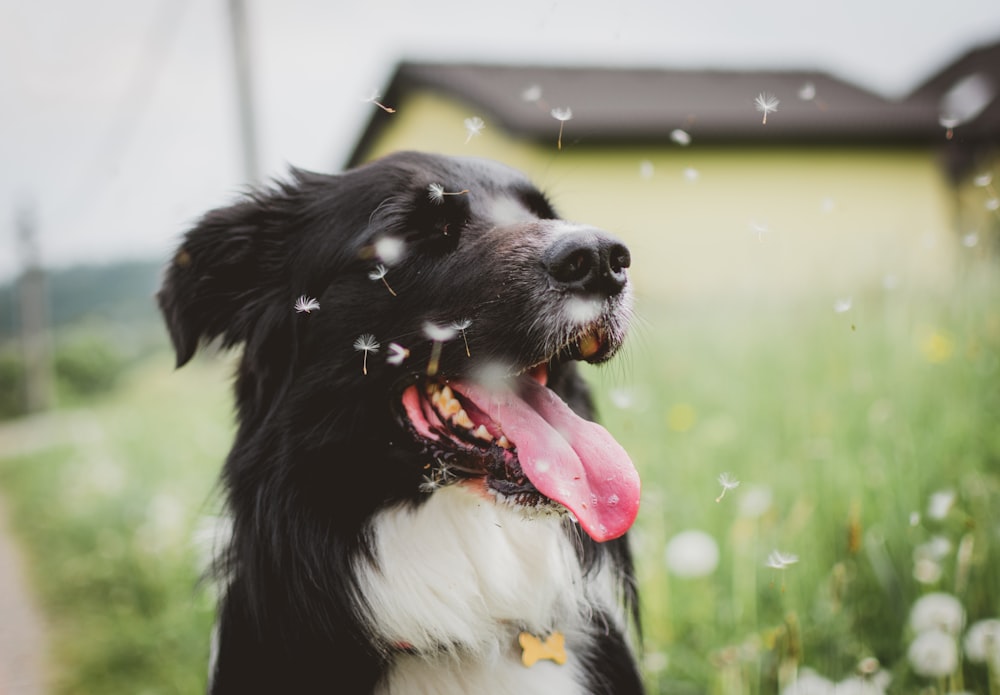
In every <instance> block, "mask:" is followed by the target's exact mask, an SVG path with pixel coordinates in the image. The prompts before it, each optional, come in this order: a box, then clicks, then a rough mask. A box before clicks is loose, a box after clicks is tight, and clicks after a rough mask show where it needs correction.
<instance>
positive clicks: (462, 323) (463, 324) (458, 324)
mask: <svg viewBox="0 0 1000 695" xmlns="http://www.w3.org/2000/svg"><path fill="white" fill-rule="evenodd" d="M471 325H472V319H461V320H459V321H452V322H451V323H450V324H449V328H454V329H455V330H456V331H458V332H459V333H461V334H462V342H464V343H465V355H466V357H472V353H471V352H469V340H468V338H466V337H465V331H466V329H467V328H468V327H469V326H471Z"/></svg>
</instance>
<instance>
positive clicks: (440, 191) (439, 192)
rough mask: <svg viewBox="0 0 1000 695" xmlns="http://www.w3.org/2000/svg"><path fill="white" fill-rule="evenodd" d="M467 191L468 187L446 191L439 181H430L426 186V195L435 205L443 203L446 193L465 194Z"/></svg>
mask: <svg viewBox="0 0 1000 695" xmlns="http://www.w3.org/2000/svg"><path fill="white" fill-rule="evenodd" d="M468 192H469V189H468V188H463V189H462V190H460V191H446V190H444V186H442V185H441V184H439V183H432V184H431V185H429V186H428V187H427V197H428V198H430V200H431V202H432V203H434V204H435V205H440V204H441V203H443V202H444V197H445V196H446V195H465V194H466V193H468Z"/></svg>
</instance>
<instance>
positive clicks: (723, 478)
mask: <svg viewBox="0 0 1000 695" xmlns="http://www.w3.org/2000/svg"><path fill="white" fill-rule="evenodd" d="M718 481H719V485H721V486H722V493H721V494H720V495H719V496H718V497H716V498H715V501H716V502H721V501H722V498H723V497H725V496H726V493H727V492H729V491H730V490H735V489H736V488H738V487H739V486H740V481H739V480H737V479H736V478H734V477H733V476H732V475H730V474H729V473H723V474H722V475H720V476H719V477H718Z"/></svg>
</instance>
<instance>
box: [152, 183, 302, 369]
mask: <svg viewBox="0 0 1000 695" xmlns="http://www.w3.org/2000/svg"><path fill="white" fill-rule="evenodd" d="M268 213H269V210H268V208H267V203H266V200H264V199H262V198H260V197H254V198H250V199H247V200H244V201H242V202H240V203H237V204H236V205H233V206H231V207H227V208H220V209H217V210H213V211H212V212H209V213H208V214H206V215H205V216H204V217H203V218H202V219H201V220H200V221H199V222H198V224H197V225H196V226H195V227H194V228H193V229H191V230H190V231H189V232H188V233H187V234H186V235H185V237H184V241H183V242H182V243H181V246H180V248H179V249H178V250H177V253H176V254H175V255H174V258H173V260H172V262H171V263H170V265H169V267H168V268H167V269H166V272H165V275H164V279H163V284H162V286H161V288H160V291H159V292H158V293H157V301H158V303H159V306H160V310H161V311H162V312H163V316H164V319H165V320H166V324H167V328H168V330H169V332H170V338H171V341H172V342H173V345H174V350H175V352H176V353H177V366H178V367H180V366H182V365H184V364H185V363H186V362H187V361H188V360H190V359H191V357H192V356H193V355H194V353H195V351H196V350H197V348H198V345H199V343H201V342H202V341H209V340H213V339H215V338H218V337H220V336H221V338H222V344H223V345H224V346H226V347H229V346H232V345H236V344H238V343H240V342H243V341H246V340H248V339H249V338H250V336H251V333H252V331H253V330H254V327H255V325H257V324H258V323H259V322H260V321H262V320H264V318H265V317H266V316H267V315H268V313H269V309H271V310H273V308H275V307H277V306H280V303H281V299H282V298H283V297H284V296H285V295H286V294H287V292H286V291H284V290H283V287H284V284H285V283H284V279H283V277H284V275H285V271H284V268H285V267H286V265H287V257H288V255H289V253H290V251H289V248H288V246H289V244H290V241H291V240H290V239H289V238H288V235H287V233H286V230H285V229H281V228H276V226H275V225H274V223H273V220H270V223H269V219H268V218H269V217H270V216H271V215H269V214H268Z"/></svg>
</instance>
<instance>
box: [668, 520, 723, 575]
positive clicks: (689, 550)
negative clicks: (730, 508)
mask: <svg viewBox="0 0 1000 695" xmlns="http://www.w3.org/2000/svg"><path fill="white" fill-rule="evenodd" d="M665 559H666V562H667V568H668V569H669V570H670V571H671V572H672V573H673V574H675V575H677V576H678V577H684V578H692V579H693V578H695V577H705V576H708V575H709V574H711V573H712V572H714V571H715V568H716V567H717V566H718V564H719V544H718V543H716V542H715V539H714V538H712V537H711V536H710V535H708V534H707V533H705V532H704V531H698V530H695V529H692V530H688V531H681V532H680V533H678V534H677V535H675V536H674V537H673V538H671V539H670V541H669V542H668V543H667V547H666V550H665Z"/></svg>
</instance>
